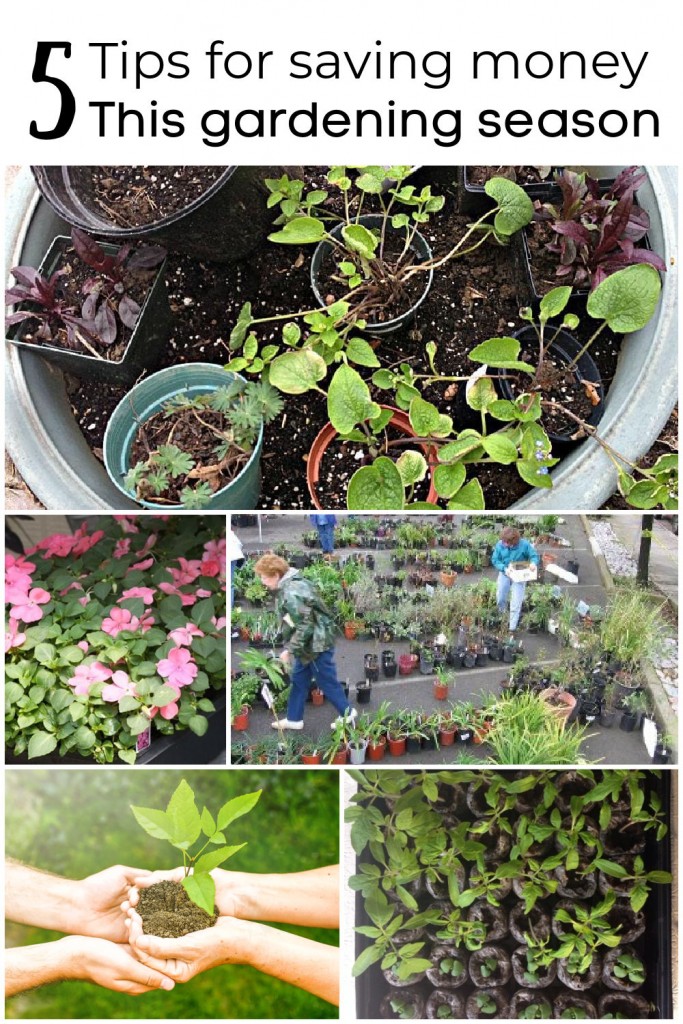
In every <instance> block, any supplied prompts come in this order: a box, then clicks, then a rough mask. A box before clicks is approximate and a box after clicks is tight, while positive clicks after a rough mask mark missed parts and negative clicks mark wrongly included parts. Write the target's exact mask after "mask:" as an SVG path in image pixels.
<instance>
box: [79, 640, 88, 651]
mask: <svg viewBox="0 0 683 1024" xmlns="http://www.w3.org/2000/svg"><path fill="white" fill-rule="evenodd" d="M76 647H80V649H81V650H82V651H84V652H85V653H86V654H87V653H88V651H89V650H90V644H89V643H88V641H87V640H79V641H78V643H77V644H76Z"/></svg>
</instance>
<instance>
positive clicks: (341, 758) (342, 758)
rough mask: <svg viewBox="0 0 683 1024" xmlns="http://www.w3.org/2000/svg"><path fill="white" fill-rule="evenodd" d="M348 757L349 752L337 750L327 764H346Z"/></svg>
mask: <svg viewBox="0 0 683 1024" xmlns="http://www.w3.org/2000/svg"><path fill="white" fill-rule="evenodd" d="M348 757H349V752H348V750H347V749H346V747H345V748H344V749H343V750H339V751H338V752H337V753H336V754H335V755H334V757H333V758H332V760H331V761H330V762H329V763H330V764H346V762H347V760H348Z"/></svg>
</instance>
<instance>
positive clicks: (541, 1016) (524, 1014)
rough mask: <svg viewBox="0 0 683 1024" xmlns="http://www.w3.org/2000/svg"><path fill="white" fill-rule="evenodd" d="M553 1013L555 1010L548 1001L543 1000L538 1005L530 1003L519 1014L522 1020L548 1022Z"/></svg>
mask: <svg viewBox="0 0 683 1024" xmlns="http://www.w3.org/2000/svg"><path fill="white" fill-rule="evenodd" d="M552 1012H553V1008H552V1006H551V1005H550V1003H549V1002H548V1000H547V999H541V1000H539V1002H537V1003H529V1005H528V1006H525V1007H524V1009H523V1010H520V1012H519V1013H518V1014H517V1016H518V1017H519V1019H520V1020H547V1019H548V1018H549V1017H550V1016H551V1014H552Z"/></svg>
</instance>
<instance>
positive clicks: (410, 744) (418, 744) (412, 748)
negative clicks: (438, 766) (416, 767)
mask: <svg viewBox="0 0 683 1024" xmlns="http://www.w3.org/2000/svg"><path fill="white" fill-rule="evenodd" d="M421 750H422V738H421V737H420V736H408V738H407V739H406V753H407V754H419V753H420V751H421Z"/></svg>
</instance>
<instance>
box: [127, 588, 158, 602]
mask: <svg viewBox="0 0 683 1024" xmlns="http://www.w3.org/2000/svg"><path fill="white" fill-rule="evenodd" d="M155 594H156V590H155V589H154V587H130V589H129V590H124V592H123V593H122V594H121V598H120V600H121V601H125V600H127V599H128V598H129V597H139V598H140V599H141V600H142V601H144V603H145V604H154V595H155Z"/></svg>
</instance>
